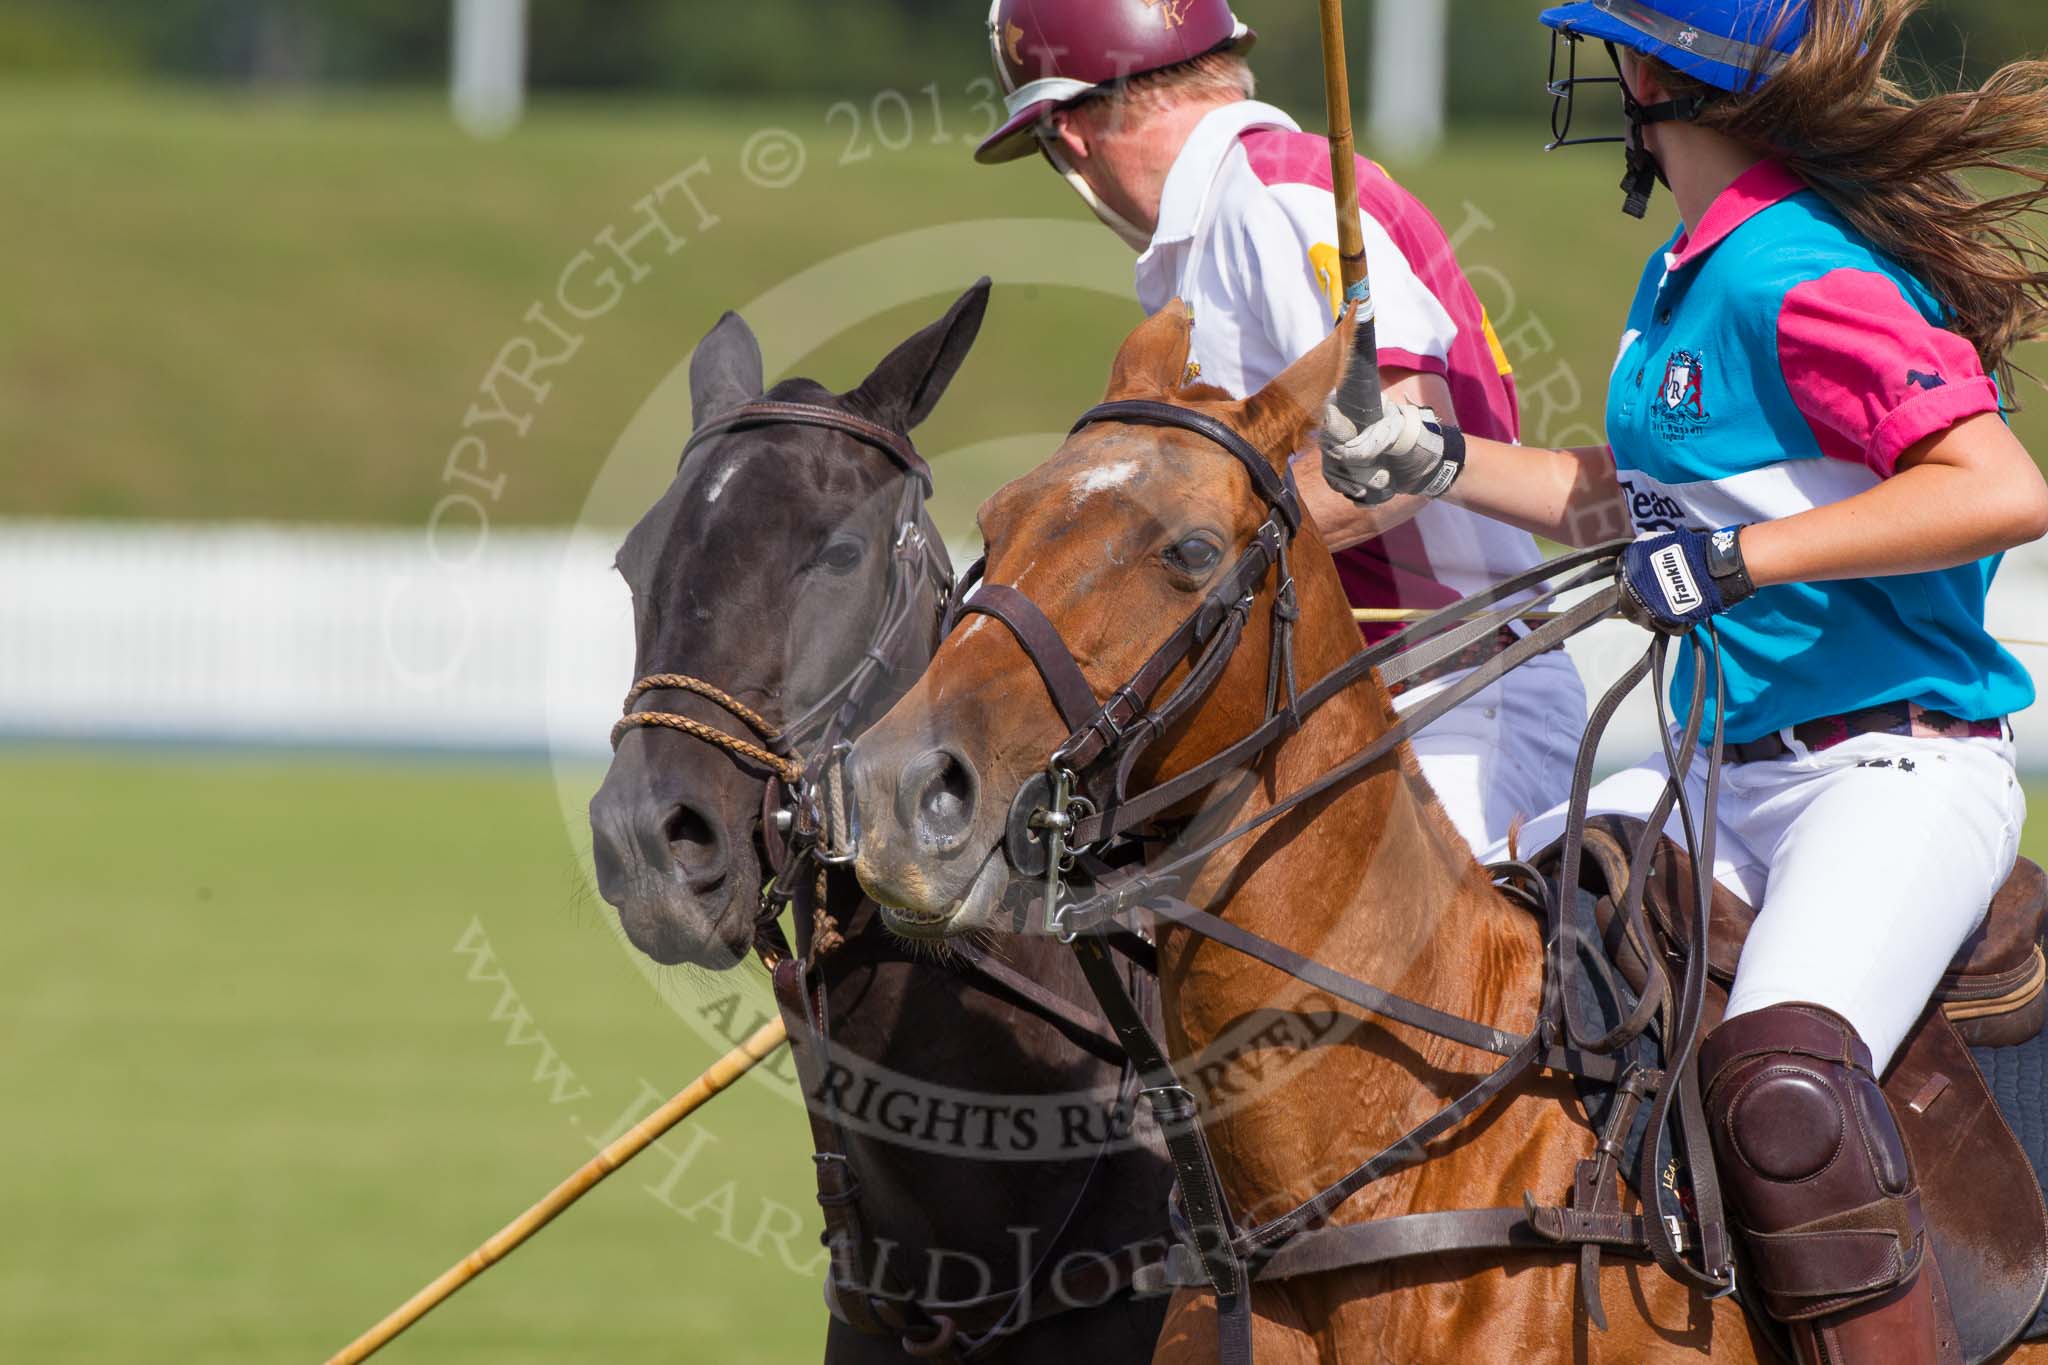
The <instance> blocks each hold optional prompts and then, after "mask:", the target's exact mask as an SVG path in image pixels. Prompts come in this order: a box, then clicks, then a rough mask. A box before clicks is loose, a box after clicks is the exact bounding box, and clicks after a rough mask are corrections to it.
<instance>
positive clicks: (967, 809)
mask: <svg viewBox="0 0 2048 1365" xmlns="http://www.w3.org/2000/svg"><path fill="white" fill-rule="evenodd" d="M973 795H974V786H973V784H972V783H970V782H969V781H968V780H967V771H966V769H964V768H962V767H961V766H960V765H959V764H957V763H948V764H946V765H945V767H943V768H942V769H940V770H939V772H938V773H936V774H935V775H934V776H933V777H932V779H931V781H929V782H927V783H925V785H924V796H923V797H922V798H921V799H920V800H919V802H918V810H919V812H920V813H921V814H922V815H923V816H924V822H925V824H927V825H929V826H931V827H932V828H933V829H951V828H953V827H954V826H956V825H960V824H962V823H964V822H965V821H966V819H967V817H968V815H969V814H970V813H971V810H972V807H971V806H970V804H969V803H970V799H971V798H972V797H973Z"/></svg>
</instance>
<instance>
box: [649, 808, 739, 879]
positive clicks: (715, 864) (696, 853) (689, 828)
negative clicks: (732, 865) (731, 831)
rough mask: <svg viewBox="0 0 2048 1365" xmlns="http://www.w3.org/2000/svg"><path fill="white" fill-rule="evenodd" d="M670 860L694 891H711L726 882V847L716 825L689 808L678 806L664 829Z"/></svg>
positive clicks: (670, 815)
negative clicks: (673, 861)
mask: <svg viewBox="0 0 2048 1365" xmlns="http://www.w3.org/2000/svg"><path fill="white" fill-rule="evenodd" d="M662 833H663V834H664V835H666V836H667V838H668V847H669V856H671V857H672V858H674V859H675V865H676V868H677V870H678V871H680V872H681V873H682V874H683V877H684V879H685V880H686V881H688V882H689V884H690V887H691V889H692V890H695V891H709V890H711V889H713V888H714V887H716V886H717V885H718V884H719V883H720V882H722V881H724V880H725V870H726V869H725V845H724V842H723V841H722V840H721V839H720V838H719V837H718V830H717V828H716V827H715V826H713V825H712V823H711V822H710V821H709V820H707V819H705V818H704V817H703V816H702V815H701V814H699V813H698V812H697V811H695V810H693V809H692V808H691V807H689V806H677V807H676V808H675V810H674V811H672V812H670V814H669V817H668V820H667V821H666V822H665V823H664V824H663V826H662Z"/></svg>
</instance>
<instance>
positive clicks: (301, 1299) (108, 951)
mask: <svg viewBox="0 0 2048 1365" xmlns="http://www.w3.org/2000/svg"><path fill="white" fill-rule="evenodd" d="M580 783H581V779H580V778H572V779H571V780H569V781H567V782H565V783H564V784H563V786H562V789H561V791H560V792H559V793H558V790H557V787H556V784H555V782H554V781H553V780H552V778H551V777H550V775H549V774H548V773H547V772H546V770H544V769H541V768H538V767H531V766H517V765H509V764H507V765H475V766H437V765H431V764H408V763H389V762H386V763H381V764H376V763H370V762H367V761H366V762H361V763H356V762H350V761H347V760H341V759H335V758H321V759H293V758H284V757H277V756H258V755H251V756H246V757H225V758H224V757H221V756H218V755H201V754H182V755H179V754H172V755H163V756H145V757H117V756H112V755H110V754H108V753H106V752H103V751H95V752H74V751H60V750H41V749H11V750H0V830H5V832H6V833H5V835H4V837H0V866H4V867H5V868H6V870H7V896H6V902H5V904H6V907H7V911H8V937H9V946H8V950H7V952H6V953H4V954H0V1093H4V1094H5V1095H6V1096H7V1104H6V1110H5V1112H6V1114H7V1116H8V1122H6V1123H4V1124H0V1170H4V1171H5V1172H6V1178H5V1180H4V1181H0V1211H4V1220H5V1226H6V1230H7V1236H6V1237H5V1238H0V1360H8V1361H23V1362H30V1361H33V1362H37V1365H65V1363H66V1362H81V1365H82V1363H83V1362H93V1365H101V1363H103V1362H109V1361H145V1360H146V1361H205V1362H208V1363H209V1365H230V1363H231V1362H244V1361H246V1362H258V1361H262V1362H274V1361H286V1360H291V1361H300V1360H314V1359H320V1358H324V1356H325V1355H326V1354H327V1353H328V1352H330V1351H332V1350H333V1349H335V1348H336V1347H337V1346H339V1345H340V1344H341V1343H342V1342H344V1341H346V1340H348V1339H349V1338H350V1337H352V1336H353V1335H354V1334H355V1333H356V1332H357V1331H358V1330H360V1329H361V1328H362V1327H365V1326H367V1325H368V1324H369V1323H370V1322H371V1321H372V1320H373V1319H375V1318H376V1317H378V1316H380V1315H381V1314H382V1313H383V1312H384V1311H385V1310H386V1309H387V1308H389V1307H390V1306H392V1305H394V1304H396V1303H397V1302H398V1301H399V1300H400V1299H401V1298H403V1297H404V1296H405V1295H407V1294H409V1293H410V1292H411V1291H412V1290H413V1289H414V1288H416V1287H417V1286H418V1285H419V1284H421V1283H424V1282H425V1281H426V1280H427V1279H428V1278H429V1277H430V1276H432V1275H433V1274H435V1273H437V1272H438V1271H440V1270H441V1269H442V1268H443V1267H444V1266H445V1265H446V1264H448V1263H449V1262H451V1261H453V1260H454V1259H455V1258H456V1257H457V1256H458V1255H459V1254H461V1253H463V1252H465V1251H467V1250H468V1249H469V1248H470V1247H471V1246H472V1245H474V1244H475V1243H477V1242H478V1241H480V1240H482V1238H483V1237H484V1236H485V1235H486V1234H488V1233H489V1232H491V1231H494V1230H495V1229H496V1228H497V1227H498V1225H499V1224H500V1223H501V1222H503V1221H504V1220H505V1219H506V1218H508V1217H509V1216H510V1215H511V1214H512V1213H513V1212H515V1211H517V1210H518V1209H519V1208H522V1207H524V1206H525V1205H526V1203H528V1202H529V1201H530V1200H532V1199H534V1198H537V1197H538V1196H539V1194H540V1193H541V1192H542V1191H544V1190H545V1189H547V1188H548V1187H549V1186H550V1185H551V1184H552V1183H553V1182H554V1181H555V1180H557V1179H559V1178H560V1177H561V1176H562V1175H564V1174H566V1173H567V1171H568V1170H569V1169H570V1168H571V1167H572V1166H574V1165H575V1164H577V1163H578V1162H580V1161H582V1160H583V1159H585V1157H586V1156H587V1155H588V1152H589V1148H588V1146H587V1145H586V1144H585V1143H584V1141H583V1134H584V1132H585V1131H588V1129H587V1127H586V1126H583V1125H589V1124H601V1125H609V1124H610V1123H611V1122H612V1121H613V1119H614V1118H615V1117H616V1116H617V1115H618V1114H619V1113H622V1112H623V1111H624V1110H625V1109H626V1108H627V1107H628V1106H629V1105H630V1104H631V1103H632V1102H633V1101H634V1099H635V1098H636V1096H638V1095H639V1093H640V1085H641V1082H642V1080H643V1079H644V1080H646V1081H648V1082H652V1083H653V1084H655V1085H656V1086H658V1087H660V1088H662V1089H664V1090H667V1089H671V1088H675V1087H679V1086H680V1085H681V1084H682V1082H683V1081H685V1080H687V1079H688V1078H689V1077H690V1076H692V1075H694V1074H695V1073H696V1072H697V1071H698V1070H700V1069H701V1068H702V1067H703V1066H704V1065H705V1064H706V1063H707V1062H708V1061H709V1060H710V1058H711V1056H712V1055H713V1050H712V1049H711V1047H710V1046H709V1045H708V1044H706V1043H705V1042H704V1041H703V1039H702V1038H701V1037H700V1035H699V1034H698V1033H697V1032H695V1031H694V1030H693V1029H692V1028H691V1027H690V1026H689V1025H688V1024H687V1023H685V1022H684V1021H683V1020H682V1019H680V1018H679V1017H678V1014H677V1010H676V1007H680V1008H682V1009H686V1010H687V1009H691V1008H695V1007H696V1006H697V1005H698V1002H700V1001H703V1000H706V999H709V998H711V997H712V996H713V995H715V994H716V992H715V991H714V990H712V989H711V988H710V985H709V983H707V982H706V981H704V980H703V979H701V978H699V979H689V978H682V977H675V978H668V979H663V980H660V981H657V982H654V983H652V984H650V982H649V980H648V979H647V978H646V977H645V976H643V974H642V972H641V970H640V968H639V967H638V966H636V965H635V963H634V962H633V960H632V959H631V958H630V956H629V954H628V952H627V950H626V949H624V948H623V947H622V946H621V944H620V942H619V940H618V938H617V936H616V933H615V931H614V930H613V928H612V920H611V915H610V912H609V910H608V909H607V908H606V907H605V906H604V905H603V904H602V903H601V902H598V901H596V900H595V898H594V897H592V896H591V895H590V894H589V893H588V892H587V891H586V890H585V889H584V887H585V883H584V874H583V871H582V858H583V855H582V853H581V851H580V848H579V847H578V841H580V839H581V834H580V831H576V830H574V829H572V828H571V827H570V826H569V825H567V824H565V823H564V820H563V818H562V816H561V814H560V809H561V802H563V801H571V800H574V799H577V798H579V797H580V796H581V794H582V792H583V790H584V788H583V787H582V786H581V785H580ZM558 798H559V799H558ZM2037 799H2039V797H2038V795H2037ZM2029 852H2030V854H2031V856H2033V857H2035V858H2037V859H2048V835H2044V834H2042V833H2041V832H2039V830H2038V829H2037V831H2036V832H2035V833H2034V834H2033V835H2032V836H2031V839H2030V843H2029ZM478 925H480V926H481V937H479V936H478V930H477V929H476V928H475V926H478ZM458 944H463V945H465V946H464V948H463V949H462V950H458V948H457V945H458ZM484 949H487V950H488V952H489V954H490V956H489V957H487V958H486V957H482V956H480V951H481V950H484ZM501 975H502V977H503V981H502V982H501V981H499V980H497V979H496V978H498V977H499V976H501ZM475 977H482V978H484V979H474V978H475ZM505 983H509V985H510V987H511V988H512V990H513V991H515V992H516V998H515V1000H514V1002H513V1003H512V1004H511V1005H509V1006H506V1005H501V996H502V993H503V991H504V989H505ZM520 1009H523V1010H524V1011H525V1015H526V1020H525V1023H524V1025H523V1026H522V1024H521V1023H520V1021H519V1018H518V1011H519V1010H520ZM494 1016H495V1017H494ZM514 1032H517V1033H518V1034H520V1035H521V1036H525V1037H528V1038H529V1041H528V1042H526V1043H524V1044H521V1045H516V1046H515V1045H510V1044H508V1042H507V1039H508V1036H509V1035H510V1034H512V1033H514ZM535 1032H538V1033H539V1034H540V1035H542V1036H544V1037H545V1039H546V1042H547V1044H548V1045H550V1046H552V1048H553V1049H554V1050H555V1052H556V1054H557V1055H558V1056H559V1058H560V1059H561V1061H562V1063H564V1064H565V1065H566V1066H568V1067H569V1068H570V1069H571V1070H572V1071H573V1073H574V1080H575V1082H576V1083H577V1085H579V1086H580V1087H583V1088H587V1089H588V1090H589V1091H590V1092H591V1094H590V1096H589V1097H588V1098H587V1099H576V1100H571V1101H568V1102H566V1103H563V1104H560V1105H557V1104H553V1103H551V1102H550V1100H551V1096H552V1095H553V1094H554V1093H555V1090H554V1088H553V1086H552V1085H551V1084H550V1083H547V1082H536V1080H535V1067H536V1059H537V1044H535V1043H534V1042H532V1041H531V1036H532V1035H533V1034H534V1033H535ZM579 1117H580V1118H581V1119H582V1120H583V1125H578V1124H576V1123H572V1122H571V1120H572V1119H574V1118H579ZM696 1130H700V1131H701V1132H702V1133H704V1134H706V1135H708V1136H706V1137H704V1138H703V1139H701V1141H702V1145H701V1147H697V1148H696V1149H695V1150H696V1155H695V1157H694V1159H693V1160H692V1161H691V1162H690V1163H689V1164H688V1165H687V1166H686V1167H685V1168H684V1169H683V1170H682V1172H681V1174H680V1175H679V1176H677V1177H676V1178H675V1179H674V1180H673V1182H672V1183H671V1184H670V1186H669V1188H668V1189H667V1190H666V1200H665V1202H664V1200H663V1199H662V1198H657V1197H656V1195H655V1194H652V1193H650V1192H649V1186H651V1185H657V1184H660V1183H661V1182H662V1179H663V1176H664V1173H665V1171H668V1170H671V1169H672V1168H667V1167H664V1166H663V1165H661V1164H660V1158H658V1157H653V1156H650V1157H648V1158H644V1159H643V1162H642V1164H640V1165H638V1166H635V1167H632V1168H629V1169H628V1171H626V1172H625V1173H623V1174H621V1175H619V1176H617V1177H615V1178H614V1179H613V1180H612V1181H611V1182H610V1183H609V1184H607V1185H606V1186H604V1187H603V1188H602V1189H600V1190H599V1191H598V1192H597V1193H595V1194H594V1195H592V1196H591V1197H590V1198H588V1199H586V1200H585V1201H584V1202H583V1203H582V1204H580V1205H579V1206H578V1207H577V1208H576V1209H575V1210H573V1211H572V1212H571V1213H570V1214H568V1215H567V1216H565V1217H564V1218H563V1219H562V1220H561V1221H560V1222H558V1223H557V1224H555V1225H554V1226H553V1227H551V1228H549V1229H548V1230H547V1231H546V1232H544V1233H543V1234H542V1235H541V1236H540V1237H539V1238H538V1239H537V1240H536V1241H535V1242H534V1243H532V1244H531V1245H530V1246H528V1247H527V1248H526V1249H525V1250H523V1251H521V1252H520V1253H519V1254H518V1255H516V1256H514V1257H512V1258H511V1259H510V1260H508V1261H506V1262H505V1263H503V1264H502V1265H501V1266H499V1267H498V1268H496V1269H494V1270H492V1271H491V1272H490V1273H489V1274H488V1275H486V1276H485V1277H484V1278H483V1280H482V1281H480V1282H479V1283H478V1284H476V1285H474V1286H472V1287H471V1288H469V1289H467V1290H465V1291H463V1293H462V1294H461V1295H459V1296H458V1297H457V1298H456V1299H455V1300H454V1301H453V1302H452V1303H450V1304H449V1305H448V1306H447V1307H445V1308H443V1309H442V1310H441V1311H440V1312H438V1313H437V1314H435V1315H434V1317H433V1318H432V1319H430V1320H429V1321H428V1322H427V1323H425V1324H423V1325H421V1326H420V1327H418V1328H416V1329H415V1330H414V1331H413V1332H412V1333H411V1334H409V1335H408V1336H407V1337H406V1338H404V1339H403V1340H402V1341H401V1342H400V1343H399V1344H398V1345H397V1346H396V1347H394V1348H393V1349H392V1350H391V1352H390V1355H389V1359H391V1360H392V1361H394V1362H407V1361H414V1362H479V1363H481V1362H490V1365H518V1363H519V1362H556V1363H559V1365H567V1363H568V1362H579V1363H580V1362H590V1361H605V1362H608V1365H628V1363H629V1362H641V1361H645V1362H654V1361H673V1360H705V1361H717V1362H720V1365H745V1363H746V1362H795V1361H803V1360H810V1359H815V1358H816V1353H817V1343H818V1341H819V1338H820V1333H821V1329H822V1321H823V1317H822V1314H823V1310H822V1307H821V1305H820V1303H819V1300H818V1290H817V1285H816V1283H815V1281H814V1279H812V1278H810V1277H807V1276H804V1275H799V1274H797V1273H795V1272H794V1271H792V1270H790V1269H788V1268H787V1267H785V1266H784V1265H783V1264H782V1263H781V1262H780V1261H779V1259H778V1258H777V1255H776V1254H775V1252H774V1249H773V1247H772V1246H771V1245H770V1244H769V1242H768V1239H765V1238H762V1237H759V1236H758V1235H757V1234H758V1233H759V1230H760V1227H761V1223H762V1219H763V1217H764V1216H770V1217H773V1216H774V1215H772V1214H766V1215H764V1210H766V1209H767V1208H768V1206H769V1205H771V1204H772V1205H774V1206H777V1207H780V1208H786V1209H793V1210H803V1211H804V1212H803V1216H804V1218H805V1219H806V1220H808V1219H809V1217H810V1214H809V1207H810V1185H809V1181H810V1179H811V1176H810V1168H809V1162H808V1161H807V1159H806V1155H807V1148H806V1146H805V1137H806V1135H805V1131H804V1126H803V1123H802V1122H801V1120H800V1119H799V1117H798V1115H797V1113H796V1112H795V1110H794V1109H793V1108H791V1107H790V1106H789V1105H788V1104H787V1103H785V1102H784V1101H783V1100H782V1099H781V1097H779V1096H776V1095H773V1094H771V1093H770V1092H769V1090H768V1088H767V1083H766V1082H765V1081H763V1080H762V1079H760V1078H753V1079H750V1080H748V1081H746V1082H743V1083H742V1084H741V1085H740V1086H739V1088H738V1089H737V1090H735V1091H734V1092H733V1093H731V1094H729V1095H727V1096H724V1097H722V1098H721V1099H720V1100H719V1101H718V1102H717V1103H716V1104H715V1105H713V1106H712V1107H711V1108H710V1109H708V1110H706V1111H705V1112H704V1116H703V1118H702V1121H701V1123H699V1124H697V1125H696ZM693 1141H696V1140H695V1139H691V1138H688V1137H684V1136H676V1137H672V1139H671V1140H670V1145H669V1150H670V1151H671V1152H674V1153H677V1154H679V1155H681V1154H684V1153H686V1152H687V1151H689V1150H690V1148H691V1145H692V1142H693ZM685 1210H688V1211H690V1212H691V1213H692V1214H694V1217H690V1216H685V1213H684V1211H685ZM793 1240H794V1241H796V1242H798V1243H799V1244H801V1245H803V1246H806V1247H807V1246H808V1244H809V1243H808V1234H806V1236H805V1237H803V1238H798V1239H793Z"/></svg>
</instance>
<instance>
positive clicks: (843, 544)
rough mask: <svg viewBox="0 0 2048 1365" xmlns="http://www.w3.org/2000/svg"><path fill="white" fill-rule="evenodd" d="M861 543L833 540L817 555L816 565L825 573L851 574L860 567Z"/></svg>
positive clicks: (848, 540) (850, 540)
mask: <svg viewBox="0 0 2048 1365" xmlns="http://www.w3.org/2000/svg"><path fill="white" fill-rule="evenodd" d="M861 548H862V547H861V543H860V542H859V541H858V540H852V539H847V540H835V541H832V542H831V543H830V544H828V545H827V546H826V547H825V548H824V550H823V551H822V552H820V554H819V555H818V559H817V565H818V567H819V568H821V569H823V570H824V571H825V572H826V573H852V572H853V571H854V570H855V569H857V568H859V567H860V555H861Z"/></svg>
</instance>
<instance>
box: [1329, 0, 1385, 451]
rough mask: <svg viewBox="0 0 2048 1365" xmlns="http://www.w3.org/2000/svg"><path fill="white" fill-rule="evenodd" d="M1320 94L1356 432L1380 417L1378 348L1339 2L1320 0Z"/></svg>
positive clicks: (1346, 396)
mask: <svg viewBox="0 0 2048 1365" xmlns="http://www.w3.org/2000/svg"><path fill="white" fill-rule="evenodd" d="M1322 7H1323V93H1324V97H1325V98H1326V99H1327V100H1328V102H1329V106H1330V193H1331V196H1332V197H1333V198H1334V199H1335V200H1336V207H1337V256H1338V269H1339V272H1340V274H1341V276H1342V279H1343V283H1344V303H1345V306H1346V307H1348V308H1349V309H1350V310H1351V316H1352V329H1353V338H1352V340H1353V345H1352V352H1351V369H1350V372H1349V373H1347V374H1346V375H1345V376H1344V383H1343V385H1342V386H1341V387H1340V388H1339V389H1338V390H1337V396H1336V404H1337V411H1339V412H1341V413H1343V414H1344V416H1345V417H1346V418H1348V419H1349V420H1350V422H1351V424H1352V425H1353V426H1355V427H1357V428H1358V429H1359V430H1360V431H1363V430H1365V429H1366V428H1367V427H1369V426H1371V425H1372V424H1373V423H1375V422H1377V421H1379V420H1380V416H1381V413H1382V412H1383V411H1384V409H1383V407H1382V406H1381V402H1380V351H1379V340H1378V336H1377V333H1376V329H1375V328H1374V327H1373V319H1374V318H1375V317H1376V316H1377V313H1376V311H1375V310H1374V308H1373V302H1372V279H1371V276H1370V275H1369V274H1368V272H1367V270H1366V262H1365V229H1364V227H1363V226H1362V225H1361V224H1360V223H1359V221H1358V147H1357V142H1356V139H1355V138H1354V137H1353V136H1352V132H1351V78H1350V75H1349V73H1348V71H1347V70H1346V67H1345V62H1344V5H1343V0H1322Z"/></svg>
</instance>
